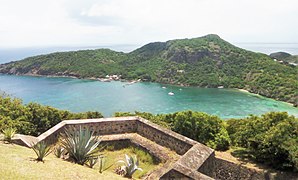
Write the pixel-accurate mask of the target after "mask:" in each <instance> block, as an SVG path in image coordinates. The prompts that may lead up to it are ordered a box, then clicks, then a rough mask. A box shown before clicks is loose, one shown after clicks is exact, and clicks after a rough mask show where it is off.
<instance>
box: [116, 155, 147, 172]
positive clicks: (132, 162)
mask: <svg viewBox="0 0 298 180" xmlns="http://www.w3.org/2000/svg"><path fill="white" fill-rule="evenodd" d="M118 163H123V164H124V166H121V169H123V170H124V172H125V174H124V176H125V177H128V178H132V175H133V174H134V173H135V172H136V171H137V170H139V171H143V170H142V169H141V168H139V160H138V159H137V157H136V156H134V157H133V156H128V155H127V154H125V160H119V161H118Z"/></svg>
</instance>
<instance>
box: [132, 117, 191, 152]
mask: <svg viewBox="0 0 298 180" xmlns="http://www.w3.org/2000/svg"><path fill="white" fill-rule="evenodd" d="M137 133H138V134H140V135H141V136H144V137H146V138H147V139H150V140H151V141H154V142H156V143H157V144H160V145H162V146H164V147H167V148H169V149H172V150H173V151H175V152H176V153H177V154H179V155H183V154H185V153H186V152H187V151H188V150H189V149H190V148H191V147H192V146H193V145H194V144H195V142H194V141H193V140H191V139H188V138H186V137H184V136H183V137H181V135H179V134H177V133H173V132H172V131H171V132H169V130H168V129H165V128H161V127H159V126H158V127H156V125H155V124H153V123H151V122H149V121H147V120H144V119H142V120H141V121H138V125H137Z"/></svg>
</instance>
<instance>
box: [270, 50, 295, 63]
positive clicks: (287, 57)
mask: <svg viewBox="0 0 298 180" xmlns="http://www.w3.org/2000/svg"><path fill="white" fill-rule="evenodd" d="M269 56H270V57H272V58H274V59H276V60H279V61H284V62H288V63H295V64H298V55H291V54H289V53H286V52H276V53H272V54H270V55H269Z"/></svg>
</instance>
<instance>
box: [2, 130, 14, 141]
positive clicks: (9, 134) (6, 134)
mask: <svg viewBox="0 0 298 180" xmlns="http://www.w3.org/2000/svg"><path fill="white" fill-rule="evenodd" d="M2 133H3V135H4V141H7V142H9V143H11V141H12V138H13V137H14V135H15V133H16V129H15V128H12V127H9V128H6V129H4V130H3V131H2Z"/></svg>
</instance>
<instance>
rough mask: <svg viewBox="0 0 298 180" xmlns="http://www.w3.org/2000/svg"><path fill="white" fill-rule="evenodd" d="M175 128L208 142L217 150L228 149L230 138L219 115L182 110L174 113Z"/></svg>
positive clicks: (181, 132) (190, 136)
mask: <svg viewBox="0 0 298 180" xmlns="http://www.w3.org/2000/svg"><path fill="white" fill-rule="evenodd" d="M172 117H173V122H174V126H173V130H174V131H176V132H178V133H180V134H182V135H185V136H187V137H189V138H192V139H194V140H196V141H198V142H201V143H203V144H206V145H208V146H210V147H211V148H214V149H216V150H227V149H228V148H229V145H230V138H229V135H228V133H227V131H226V129H225V126H224V122H223V121H222V120H220V119H219V118H218V117H217V116H212V115H208V114H206V113H201V112H193V111H182V112H178V113H174V114H173V115H172Z"/></svg>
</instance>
